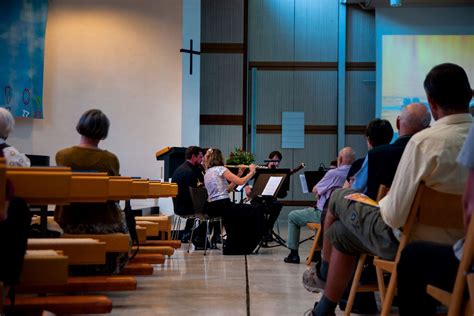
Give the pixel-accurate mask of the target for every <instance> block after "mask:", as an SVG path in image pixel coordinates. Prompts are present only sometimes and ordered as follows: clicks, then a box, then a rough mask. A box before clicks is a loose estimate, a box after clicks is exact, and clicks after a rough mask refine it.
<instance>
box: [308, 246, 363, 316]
mask: <svg viewBox="0 0 474 316" xmlns="http://www.w3.org/2000/svg"><path fill="white" fill-rule="evenodd" d="M356 261H357V260H356V257H354V256H349V255H346V254H344V253H342V252H340V251H339V250H337V249H336V248H334V249H333V250H332V254H331V260H330V264H329V271H328V277H327V281H326V287H325V288H324V295H323V297H321V300H319V302H318V303H317V305H316V309H314V310H313V315H316V316H322V315H324V316H327V315H333V314H334V311H335V310H336V306H337V303H338V302H339V300H340V299H341V297H342V294H344V290H345V289H346V287H347V285H348V283H349V281H350V280H351V277H352V271H353V270H354V266H355V263H356Z"/></svg>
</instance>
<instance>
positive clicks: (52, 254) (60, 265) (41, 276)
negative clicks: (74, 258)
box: [20, 250, 68, 284]
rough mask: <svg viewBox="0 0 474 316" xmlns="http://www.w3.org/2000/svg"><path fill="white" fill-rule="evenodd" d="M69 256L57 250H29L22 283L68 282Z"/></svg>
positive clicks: (21, 277)
mask: <svg viewBox="0 0 474 316" xmlns="http://www.w3.org/2000/svg"><path fill="white" fill-rule="evenodd" d="M67 278H68V258H67V257H66V256H65V255H63V253H62V252H61V251H56V250H27V251H26V255H25V261H24V263H23V270H22V272H21V276H20V284H24V283H27V284H66V283H67Z"/></svg>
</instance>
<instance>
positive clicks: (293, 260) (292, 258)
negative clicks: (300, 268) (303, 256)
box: [283, 255, 300, 264]
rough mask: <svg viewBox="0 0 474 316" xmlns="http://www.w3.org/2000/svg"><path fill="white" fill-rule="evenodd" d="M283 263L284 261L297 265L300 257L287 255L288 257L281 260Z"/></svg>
mask: <svg viewBox="0 0 474 316" xmlns="http://www.w3.org/2000/svg"><path fill="white" fill-rule="evenodd" d="M283 261H285V262H286V263H296V264H299V263H300V256H298V255H288V257H286V258H285V259H283Z"/></svg>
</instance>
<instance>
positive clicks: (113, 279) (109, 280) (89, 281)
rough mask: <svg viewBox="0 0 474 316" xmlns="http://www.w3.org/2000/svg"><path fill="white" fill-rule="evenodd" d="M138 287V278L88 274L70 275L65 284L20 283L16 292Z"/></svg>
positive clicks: (88, 291) (61, 291)
mask: <svg viewBox="0 0 474 316" xmlns="http://www.w3.org/2000/svg"><path fill="white" fill-rule="evenodd" d="M136 289H137V280H136V279H135V278H134V277H130V276H86V277H69V278H68V279H67V281H66V283H65V284H32V283H25V284H20V285H18V286H17V287H16V288H15V291H16V293H36V294H49V293H91V292H115V291H133V290H136Z"/></svg>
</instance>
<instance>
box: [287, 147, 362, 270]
mask: <svg viewBox="0 0 474 316" xmlns="http://www.w3.org/2000/svg"><path fill="white" fill-rule="evenodd" d="M354 160H355V153H354V150H352V148H350V147H345V148H343V149H341V151H340V152H339V155H338V157H337V168H335V169H331V170H329V171H328V172H327V173H326V174H325V175H324V177H323V178H322V179H321V181H319V182H318V183H317V184H316V185H315V186H314V188H313V190H312V192H313V193H314V194H315V195H316V196H319V198H318V202H317V203H316V205H315V206H314V207H310V208H305V209H302V210H294V211H291V212H290V214H288V242H287V246H288V248H289V249H290V254H289V255H288V257H286V258H285V259H284V261H285V262H286V263H300V257H299V254H298V247H299V242H300V228H301V227H303V226H306V224H307V223H320V222H321V213H322V211H323V208H324V206H325V204H326V202H327V201H329V197H330V196H331V193H332V192H333V191H334V190H335V189H337V188H341V187H342V185H343V184H344V181H346V178H347V173H348V172H349V169H350V168H351V165H352V163H353V162H354Z"/></svg>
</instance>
